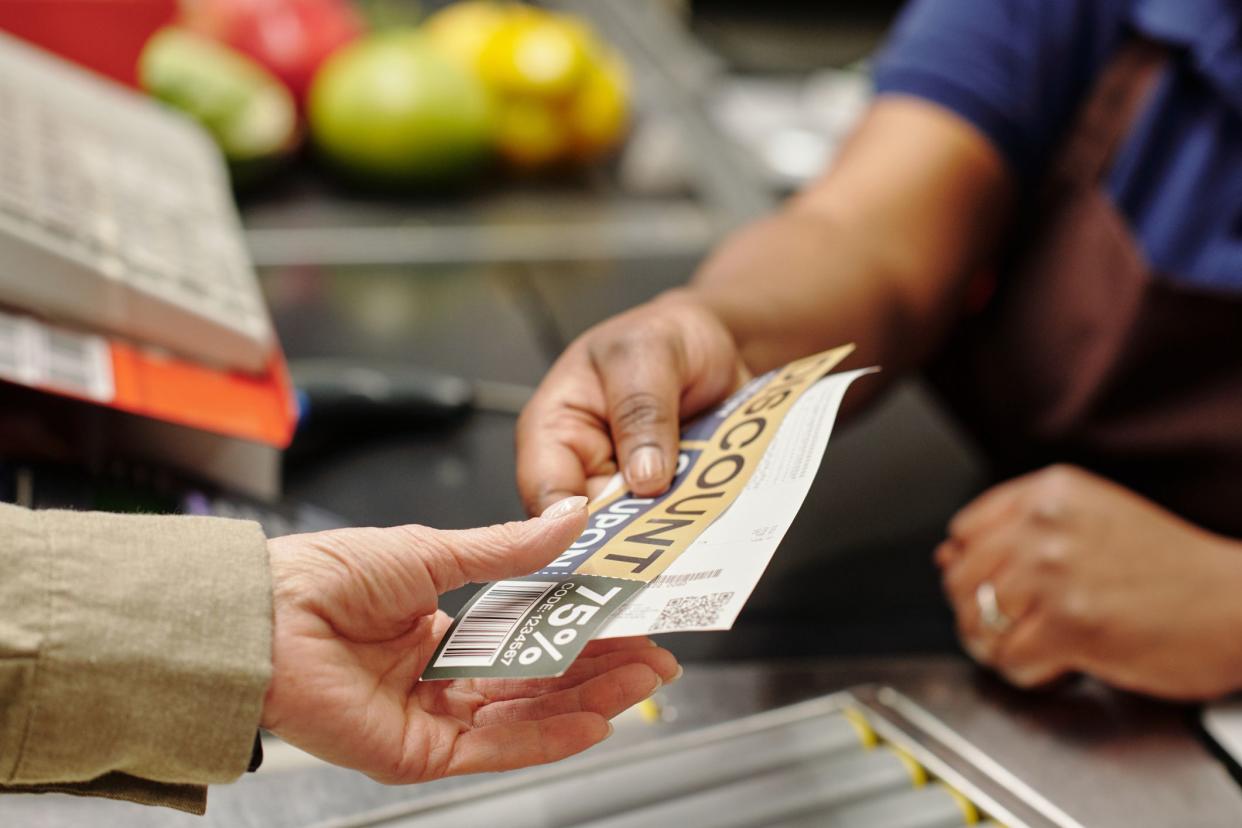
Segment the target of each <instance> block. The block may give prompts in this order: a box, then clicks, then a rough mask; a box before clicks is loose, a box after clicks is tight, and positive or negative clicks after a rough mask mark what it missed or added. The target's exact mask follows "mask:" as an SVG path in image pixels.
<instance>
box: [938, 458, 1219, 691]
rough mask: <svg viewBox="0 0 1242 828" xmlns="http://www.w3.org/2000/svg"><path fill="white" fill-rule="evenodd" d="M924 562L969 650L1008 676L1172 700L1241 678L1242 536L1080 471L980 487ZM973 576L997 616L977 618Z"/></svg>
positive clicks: (1060, 470)
mask: <svg viewBox="0 0 1242 828" xmlns="http://www.w3.org/2000/svg"><path fill="white" fill-rule="evenodd" d="M936 561H937V563H938V564H939V565H940V567H941V569H942V570H943V576H944V587H945V591H946V593H947V594H948V597H949V599H950V601H951V602H952V604H953V608H954V610H955V612H956V613H957V624H958V630H959V632H960V635H961V637H962V641H963V643H964V644H965V646H966V648H967V650H968V651H969V652H970V653H971V654H972V655H973V656H974V657H975V658H976V659H978V660H979V661H981V662H983V663H985V664H989V665H991V666H993V667H995V668H996V669H997V670H998V671H999V672H1000V673H1001V674H1003V675H1004V676H1005V677H1006V678H1008V679H1009V680H1010V681H1012V682H1013V683H1015V684H1018V685H1020V686H1034V685H1039V684H1043V683H1046V682H1049V681H1051V680H1053V679H1055V678H1057V677H1059V676H1061V675H1063V674H1066V673H1071V672H1084V673H1088V674H1091V675H1093V676H1095V677H1096V678H1099V679H1101V680H1103V681H1105V682H1108V683H1110V684H1113V685H1116V686H1118V687H1121V688H1124V689H1127V690H1133V691H1137V692H1142V693H1148V694H1151V695H1156V696H1163V697H1166V698H1173V699H1206V698H1212V697H1216V696H1220V695H1222V694H1225V693H1228V692H1231V691H1233V690H1236V689H1238V688H1240V687H1242V601H1239V599H1238V595H1239V594H1240V593H1242V544H1239V543H1237V542H1235V541H1232V540H1229V539H1226V538H1222V537H1219V536H1216V535H1212V534H1210V533H1208V532H1205V531H1203V530H1201V529H1198V528H1196V527H1194V526H1192V525H1190V524H1188V523H1186V522H1185V521H1183V520H1181V519H1179V518H1177V517H1175V516H1174V515H1171V514H1169V513H1168V512H1166V511H1164V510H1163V509H1161V508H1160V507H1158V506H1156V505H1155V504H1154V503H1151V502H1150V501H1147V500H1145V499H1143V498H1142V497H1139V496H1138V495H1136V494H1134V493H1133V492H1130V491H1128V490H1127V489H1124V488H1122V487H1120V486H1118V485H1116V484H1114V483H1111V482H1109V481H1107V480H1104V479H1102V478H1100V477H1097V476H1095V475H1092V474H1090V473H1088V472H1085V471H1083V470H1081V469H1077V468H1074V467H1066V466H1054V467H1051V468H1048V469H1044V470H1042V471H1039V472H1035V473H1033V474H1030V475H1027V476H1025V477H1021V478H1018V479H1015V480H1012V481H1009V482H1007V483H1004V484H1001V485H999V486H996V487H995V488H993V489H991V490H989V491H987V492H985V493H984V494H983V495H981V496H980V497H979V498H978V499H976V500H975V501H974V502H973V503H971V504H969V505H968V506H967V507H966V508H964V509H963V510H962V511H961V512H960V513H959V514H958V515H957V516H956V517H955V518H954V519H953V521H952V523H951V524H950V526H949V538H948V540H946V541H945V542H944V543H942V544H941V545H940V547H939V548H938V549H937V550H936ZM985 581H987V582H990V583H991V584H992V586H993V588H994V590H995V596H996V604H997V607H998V608H999V610H1000V612H1001V613H1002V615H1003V616H1004V618H1003V619H1001V620H1002V623H999V624H997V623H995V619H994V623H993V624H992V625H988V624H986V623H985V622H984V619H983V618H982V617H981V615H982V614H981V611H980V606H979V600H978V597H977V590H978V588H979V585H980V584H981V583H983V582H985ZM1005 619H1007V620H1008V623H1004V621H1005ZM996 627H1001V628H1002V629H996Z"/></svg>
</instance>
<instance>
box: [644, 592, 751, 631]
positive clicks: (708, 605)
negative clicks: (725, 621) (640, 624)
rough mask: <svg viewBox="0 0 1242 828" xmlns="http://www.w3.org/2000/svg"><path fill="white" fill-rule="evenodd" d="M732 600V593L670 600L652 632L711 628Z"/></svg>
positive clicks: (653, 626) (687, 596) (715, 593)
mask: <svg viewBox="0 0 1242 828" xmlns="http://www.w3.org/2000/svg"><path fill="white" fill-rule="evenodd" d="M732 598H733V593H732V592H713V593H712V594H710V595H686V596H682V597H680V598H670V599H668V603H667V604H665V605H664V609H662V610H660V617H659V618H657V619H656V620H655V623H653V624H652V625H651V632H660V631H661V630H685V629H695V628H698V627H710V626H712V625H713V624H715V623H717V621H719V620H720V611H721V610H722V609H723V608H724V607H725V605H726V604H728V603H729V601H730V600H731V599H732Z"/></svg>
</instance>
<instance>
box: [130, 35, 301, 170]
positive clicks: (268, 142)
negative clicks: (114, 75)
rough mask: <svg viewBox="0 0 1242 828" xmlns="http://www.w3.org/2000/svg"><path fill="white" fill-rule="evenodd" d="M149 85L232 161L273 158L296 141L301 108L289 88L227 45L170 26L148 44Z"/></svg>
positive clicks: (144, 73)
mask: <svg viewBox="0 0 1242 828" xmlns="http://www.w3.org/2000/svg"><path fill="white" fill-rule="evenodd" d="M138 76H139V80H140V82H141V83H142V86H143V88H144V89H146V90H147V92H149V93H150V94H151V95H152V96H154V97H156V98H158V99H159V100H161V101H163V102H164V103H166V104H168V105H169V106H172V107H173V108H175V109H179V110H181V111H182V112H185V113H186V114H187V115H189V116H191V117H192V118H194V119H195V120H197V121H198V122H199V123H201V124H202V125H203V126H204V127H206V129H207V131H208V132H210V133H211V136H212V137H213V138H214V139H215V140H216V143H217V144H218V145H219V146H220V149H221V150H222V151H223V153H224V156H225V157H226V158H227V159H228V160H229V161H230V162H231V163H233V164H243V165H245V164H249V163H250V162H255V161H261V160H267V159H271V158H273V157H277V156H280V155H283V154H285V153H287V152H289V151H290V150H292V149H293V148H294V147H295V146H296V145H297V139H298V123H297V109H296V107H295V106H294V103H293V98H292V96H290V94H289V92H288V90H286V89H285V87H284V85H283V84H281V83H280V82H279V81H278V80H276V78H275V77H274V76H273V75H271V74H270V73H269V72H268V71H267V70H265V69H264V68H263V67H261V66H259V64H257V63H255V62H254V61H252V60H250V59H249V58H247V57H246V56H245V55H242V54H241V53H239V52H235V51H233V50H232V49H230V48H228V47H227V46H222V45H220V44H219V43H216V42H215V41H212V40H208V39H207V38H205V37H203V36H201V35H198V34H194V33H193V32H190V31H187V30H185V29H180V28H177V27H175V26H170V27H168V28H165V29H161V30H160V31H159V32H157V33H156V34H155V35H154V36H153V37H152V38H151V39H150V40H148V41H147V45H146V46H145V47H144V48H143V51H142V56H141V58H140V59H139V63H138Z"/></svg>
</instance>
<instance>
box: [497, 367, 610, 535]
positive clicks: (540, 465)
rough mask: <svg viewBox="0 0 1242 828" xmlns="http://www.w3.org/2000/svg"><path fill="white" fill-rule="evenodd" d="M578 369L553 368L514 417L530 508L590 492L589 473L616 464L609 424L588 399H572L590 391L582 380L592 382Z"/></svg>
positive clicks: (521, 486)
mask: <svg viewBox="0 0 1242 828" xmlns="http://www.w3.org/2000/svg"><path fill="white" fill-rule="evenodd" d="M582 370H584V369H583V368H578V369H577V370H569V371H558V370H557V369H556V368H554V369H553V371H552V373H550V374H549V375H548V377H547V378H546V379H545V380H544V382H543V385H541V386H540V387H539V390H538V391H536V392H535V396H533V397H532V398H531V400H530V402H529V403H527V404H526V408H525V409H523V411H522V416H521V417H519V418H518V422H517V430H516V439H517V484H518V491H519V493H520V494H521V496H522V502H523V504H524V505H525V507H526V511H527V512H528V513H529V514H532V515H537V514H540V513H542V512H543V510H544V509H545V508H547V507H548V506H550V505H551V504H553V503H555V502H556V501H558V500H561V499H563V498H565V497H569V496H570V495H580V494H589V493H588V492H587V478H588V477H592V476H595V475H598V474H605V473H608V472H610V471H611V470H614V469H615V466H614V465H613V461H612V441H611V440H610V439H609V436H608V431H607V426H606V425H605V424H604V423H603V422H602V421H601V420H600V419H599V418H598V417H596V416H594V415H593V414H592V413H591V410H590V407H588V405H586V404H585V403H579V402H574V396H572V395H573V394H577V395H579V396H581V395H582V394H584V393H589V392H588V391H586V389H584V388H583V386H584V385H586V384H588V383H595V382H596V380H595V379H594V377H593V376H592V377H584V376H581V371H582ZM585 370H586V371H590V370H591V369H590V367H589V366H585ZM600 407H601V408H602V403H601V404H600Z"/></svg>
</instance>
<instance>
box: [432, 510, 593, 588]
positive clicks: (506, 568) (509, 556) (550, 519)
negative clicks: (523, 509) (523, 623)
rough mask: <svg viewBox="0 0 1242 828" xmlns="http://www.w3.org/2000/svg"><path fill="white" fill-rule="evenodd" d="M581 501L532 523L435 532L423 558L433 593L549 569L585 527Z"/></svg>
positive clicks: (523, 522)
mask: <svg viewBox="0 0 1242 828" xmlns="http://www.w3.org/2000/svg"><path fill="white" fill-rule="evenodd" d="M586 505H587V499H586V498H585V497H583V496H582V495H575V496H573V497H567V498H565V499H564V500H559V501H557V502H556V503H553V504H552V505H551V506H549V507H548V508H547V509H545V510H544V512H543V514H541V515H540V516H539V517H537V518H531V519H530V520H524V521H513V522H511V523H502V524H499V525H496V526H484V527H482V528H480V529H458V530H447V531H442V532H438V533H436V534H437V537H436V539H437V541H438V543H436V544H434V545H431V546H429V548H427V550H426V554H425V555H424V558H423V563H424V565H425V566H426V567H427V572H428V574H430V576H431V580H432V583H433V584H434V585H435V589H436V592H437V593H445V592H448V591H449V590H451V589H456V588H457V587H459V586H461V585H462V584H466V583H469V582H471V581H495V580H498V579H501V578H513V577H516V576H519V575H529V574H530V573H532V572H534V571H535V570H537V569H539V568H540V567H542V566H545V565H546V564H548V563H550V562H551V561H552V560H553V559H554V558H556V556H557V555H559V554H561V553H562V552H564V551H565V550H566V549H568V548H569V545H570V544H571V543H573V542H574V540H575V539H576V538H577V537H578V536H579V535H580V534H582V530H583V529H585V528H586V522H587V510H586Z"/></svg>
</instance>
